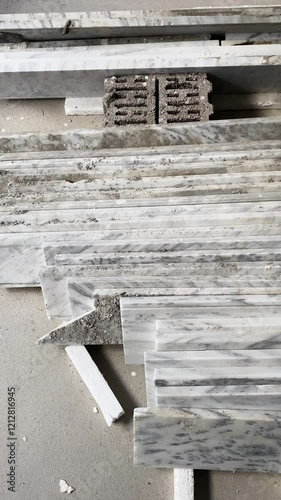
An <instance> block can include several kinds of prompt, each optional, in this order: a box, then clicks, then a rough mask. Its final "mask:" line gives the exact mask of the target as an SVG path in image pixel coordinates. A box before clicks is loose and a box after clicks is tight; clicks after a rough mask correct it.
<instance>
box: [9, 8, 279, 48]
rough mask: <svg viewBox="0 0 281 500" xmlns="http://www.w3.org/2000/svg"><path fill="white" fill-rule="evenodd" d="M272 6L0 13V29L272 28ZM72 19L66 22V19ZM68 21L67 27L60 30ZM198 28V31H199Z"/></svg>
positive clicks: (58, 33) (117, 32) (45, 32)
mask: <svg viewBox="0 0 281 500" xmlns="http://www.w3.org/2000/svg"><path fill="white" fill-rule="evenodd" d="M280 19H281V15H280V9H279V7H278V6H272V7H259V8H257V7H250V6H249V7H236V8H233V7H226V8H209V9H206V8H205V9H204V8H199V9H198V8H192V9H177V10H154V11H153V10H128V11H101V12H98V11H97V12H91V11H90V12H50V13H43V12H39V13H28V14H26V13H13V14H1V16H0V29H1V31H4V32H5V31H7V32H9V33H11V34H16V35H21V36H22V37H23V38H24V39H26V40H65V39H66V40H71V39H76V38H78V39H81V38H82V39H83V38H96V37H101V38H104V37H107V36H109V37H112V36H149V35H154V36H157V35H176V34H190V33H198V31H200V33H209V32H211V33H219V34H221V33H222V32H225V31H226V32H227V31H228V30H229V31H230V32H236V31H241V30H243V26H245V27H246V28H247V29H249V26H251V25H253V29H256V30H257V31H266V30H268V31H272V30H274V28H276V27H278V26H279V23H280V22H281V20H280ZM69 20H71V23H70V24H69V23H68V21H69ZM67 23H68V29H65V30H63V27H65V26H66V25H67ZM199 27H200V30H199Z"/></svg>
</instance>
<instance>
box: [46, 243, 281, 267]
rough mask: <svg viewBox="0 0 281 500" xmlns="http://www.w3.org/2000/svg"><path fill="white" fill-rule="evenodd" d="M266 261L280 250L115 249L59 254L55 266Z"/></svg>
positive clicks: (279, 258) (278, 258) (280, 253)
mask: <svg viewBox="0 0 281 500" xmlns="http://www.w3.org/2000/svg"><path fill="white" fill-rule="evenodd" d="M265 260H267V261H268V260H270V261H281V246H280V250H278V249H277V250H271V249H268V250H258V249H256V250H254V249H253V250H252V249H251V250H229V251H228V250H225V251H224V252H221V251H216V250H211V251H208V250H205V251H193V252H192V251H190V252H175V251H173V252H168V251H167V252H165V251H164V252H163V251H162V252H146V251H145V250H144V251H143V252H130V253H128V252H115V253H96V252H95V253H85V254H82V255H74V254H60V255H57V257H56V259H55V263H56V265H57V266H70V265H75V266H77V265H78V266H81V265H103V264H104V265H109V264H142V263H143V264H151V263H160V264H164V263H173V262H175V263H176V262H177V263H183V264H185V263H186V264H187V263H188V264H189V263H191V262H194V263H198V262H202V263H203V262H204V263H208V262H220V263H223V262H226V263H227V262H241V261H243V262H262V261H265Z"/></svg>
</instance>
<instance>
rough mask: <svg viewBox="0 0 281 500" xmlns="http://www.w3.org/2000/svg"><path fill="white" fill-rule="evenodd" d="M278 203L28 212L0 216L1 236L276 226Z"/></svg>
mask: <svg viewBox="0 0 281 500" xmlns="http://www.w3.org/2000/svg"><path fill="white" fill-rule="evenodd" d="M280 221H281V204H280V202H278V201H276V202H256V203H245V204H242V203H241V204H218V205H210V206H208V205H187V206H181V207H179V206H177V207H165V206H158V207H140V208H137V207H134V208H131V209H130V210H128V209H126V208H123V207H122V208H115V209H114V210H113V209H88V210H66V211H64V210H62V211H57V212H52V211H48V210H45V211H36V210H34V211H30V212H27V213H24V214H22V213H21V212H19V213H15V214H14V213H9V212H4V213H2V214H1V215H0V226H1V232H2V233H7V232H12V233H15V232H16V233H18V232H37V231H50V232H51V231H56V232H57V231H79V230H80V231H86V230H97V231H98V230H103V231H104V230H109V229H112V230H116V229H117V230H120V229H121V230H125V229H130V228H131V229H136V228H140V229H147V228H148V227H151V228H156V229H160V228H163V230H164V229H165V228H167V227H168V228H169V227H194V226H201V227H207V226H213V225H217V226H239V225H246V224H247V225H252V224H268V225H269V224H280Z"/></svg>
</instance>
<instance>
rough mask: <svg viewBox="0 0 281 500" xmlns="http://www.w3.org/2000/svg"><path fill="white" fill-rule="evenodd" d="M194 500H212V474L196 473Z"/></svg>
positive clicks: (199, 471)
mask: <svg viewBox="0 0 281 500" xmlns="http://www.w3.org/2000/svg"><path fill="white" fill-rule="evenodd" d="M194 479H195V481H194V483H195V491H194V500H211V487H210V474H209V472H208V471H206V470H195V471H194Z"/></svg>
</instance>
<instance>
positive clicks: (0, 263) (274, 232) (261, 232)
mask: <svg viewBox="0 0 281 500" xmlns="http://www.w3.org/2000/svg"><path fill="white" fill-rule="evenodd" d="M71 208H72V207H71ZM279 235H280V227H279V226H278V224H274V225H269V226H263V225H254V226H247V225H245V226H235V227H230V226H226V227H223V226H216V227H211V228H209V227H195V226H193V227H190V228H177V227H171V228H165V236H166V237H167V239H173V240H174V239H175V238H191V241H192V239H193V240H194V239H196V240H198V241H199V240H200V241H202V240H204V239H206V242H207V241H210V238H211V239H212V238H215V239H217V241H218V243H220V242H222V241H223V240H224V238H228V239H229V240H230V239H232V240H233V241H234V240H237V242H239V241H240V240H241V238H242V239H243V240H244V239H245V237H248V236H250V237H259V238H260V237H272V241H274V239H275V238H276V236H278V237H279ZM112 237H113V233H112V231H110V230H107V231H100V230H99V231H87V232H85V233H84V234H83V240H82V239H81V231H71V232H61V231H60V232H48V231H47V232H37V233H35V232H34V233H2V234H1V238H0V257H1V258H0V268H1V277H0V283H1V284H2V285H4V286H14V285H17V284H19V285H23V286H24V285H26V286H37V285H38V284H39V279H38V272H39V269H40V268H41V267H42V265H43V263H44V255H43V250H42V246H45V245H48V246H50V245H52V246H53V247H54V252H53V253H52V251H51V250H50V251H48V252H49V254H50V255H51V257H50V259H53V258H54V256H55V255H56V253H57V252H58V253H60V252H63V251H65V249H66V248H67V246H68V245H72V244H73V241H77V240H79V242H80V243H82V241H84V242H86V243H87V244H89V245H91V244H93V242H94V241H101V240H106V241H107V242H108V243H109V242H110V240H112ZM127 238H130V240H131V241H134V240H139V239H144V238H145V239H148V238H154V239H156V238H157V239H163V230H159V229H154V228H151V229H149V230H146V229H132V230H129V231H128V230H120V231H114V241H116V242H118V241H119V240H121V241H123V240H124V239H127ZM25 248H28V249H29V250H28V252H29V257H30V260H31V261H32V266H31V267H30V266H27V265H26V250H25ZM52 255H53V257H52ZM50 263H51V264H54V263H55V260H51V261H50ZM15 267H16V271H15V272H14V271H13V269H14V268H15ZM208 286H210V285H208ZM195 287H197V285H195Z"/></svg>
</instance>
